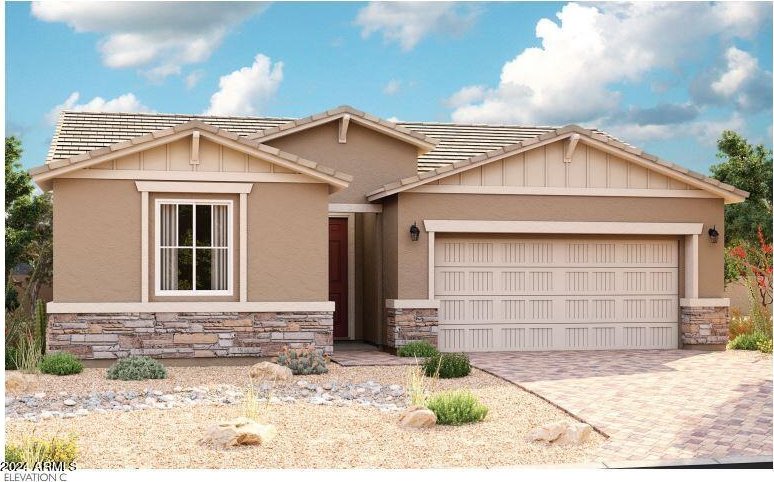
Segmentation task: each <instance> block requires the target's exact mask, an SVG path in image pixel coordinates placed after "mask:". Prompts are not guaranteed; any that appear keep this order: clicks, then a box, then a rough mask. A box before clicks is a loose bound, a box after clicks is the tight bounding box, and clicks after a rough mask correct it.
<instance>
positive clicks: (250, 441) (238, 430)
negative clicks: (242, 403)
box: [200, 417, 277, 447]
mask: <svg viewBox="0 0 774 482" xmlns="http://www.w3.org/2000/svg"><path fill="white" fill-rule="evenodd" d="M276 435H277V429H276V428H275V427H274V425H262V424H259V423H257V422H255V421H253V420H250V419H249V418H245V417H239V418H236V419H233V420H229V421H226V422H219V423H217V424H214V425H210V427H209V428H208V429H207V433H206V434H205V436H204V437H203V438H202V439H201V440H200V443H212V444H214V445H217V446H220V447H234V446H237V445H262V444H266V443H268V442H269V441H271V440H272V439H273V438H274V437H275V436H276Z"/></svg>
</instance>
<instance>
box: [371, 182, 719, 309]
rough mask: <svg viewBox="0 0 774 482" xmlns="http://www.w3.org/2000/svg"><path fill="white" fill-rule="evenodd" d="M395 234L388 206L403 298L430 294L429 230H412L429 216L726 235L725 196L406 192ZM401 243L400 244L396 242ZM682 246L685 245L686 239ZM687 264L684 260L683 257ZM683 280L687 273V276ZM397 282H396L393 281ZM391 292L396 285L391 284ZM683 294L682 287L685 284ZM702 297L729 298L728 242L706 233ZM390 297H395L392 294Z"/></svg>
mask: <svg viewBox="0 0 774 482" xmlns="http://www.w3.org/2000/svg"><path fill="white" fill-rule="evenodd" d="M394 197H398V200H397V202H396V201H392V202H393V203H396V210H397V211H398V216H397V224H396V225H395V226H394V228H395V233H394V234H395V235H397V236H395V238H394V239H392V240H390V239H388V238H387V235H386V228H387V226H388V224H389V225H392V221H390V222H389V223H388V216H387V214H388V209H387V207H385V243H386V244H385V247H386V248H385V277H387V276H388V273H392V272H393V271H392V270H391V268H390V264H391V263H396V265H397V269H396V270H395V271H396V272H397V275H398V280H397V287H394V286H393V287H392V288H393V289H397V296H395V297H397V298H401V299H422V298H427V294H428V293H427V273H428V259H427V233H426V232H425V231H424V229H422V237H421V238H420V240H419V241H417V242H412V241H411V239H410V238H409V236H408V234H406V236H402V234H403V233H404V232H405V233H408V229H409V227H410V226H411V223H413V222H414V221H415V220H416V221H417V225H420V226H421V224H422V223H421V221H423V220H425V219H458V220H518V221H611V222H652V223H658V222H691V223H703V224H704V227H705V233H706V229H707V228H708V227H709V226H713V225H715V226H717V229H718V231H720V233H721V239H722V236H723V200H722V199H674V198H629V197H621V198H618V197H585V196H584V197H573V196H506V195H473V194H469V195H461V194H423V193H411V192H404V193H400V194H399V195H398V196H394ZM395 243H397V244H395ZM681 246H682V243H681ZM680 262H681V264H682V259H681V260H680ZM681 278H682V277H681ZM391 282H392V283H395V281H393V280H391ZM386 288H387V291H386V292H390V289H389V288H390V285H386ZM681 292H682V286H681ZM699 296H700V297H706V298H715V297H722V296H723V246H722V243H718V244H715V245H712V244H710V243H709V240H708V238H707V236H706V234H704V233H703V234H702V235H701V236H700V237H699ZM386 297H388V298H390V297H392V296H391V295H389V296H387V295H386Z"/></svg>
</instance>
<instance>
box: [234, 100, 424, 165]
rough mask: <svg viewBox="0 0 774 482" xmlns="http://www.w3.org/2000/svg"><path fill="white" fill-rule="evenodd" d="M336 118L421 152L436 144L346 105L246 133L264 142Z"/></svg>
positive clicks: (252, 138)
mask: <svg viewBox="0 0 774 482" xmlns="http://www.w3.org/2000/svg"><path fill="white" fill-rule="evenodd" d="M336 120H346V121H347V122H353V123H355V124H359V125H361V126H363V127H366V128H368V129H371V130H373V131H376V132H379V133H381V134H384V135H386V136H389V137H392V138H395V139H398V140H400V141H403V142H406V143H408V144H411V145H414V146H416V147H417V149H419V151H420V153H422V154H424V153H426V152H429V151H431V150H432V149H433V148H434V147H435V146H436V145H438V143H439V141H438V140H436V139H433V138H431V137H427V136H426V135H424V134H420V133H419V132H415V131H412V130H410V129H406V128H405V127H401V126H399V125H397V124H395V123H393V122H390V121H387V120H384V119H381V118H379V117H376V116H374V115H371V114H368V113H366V112H363V111H360V110H357V109H354V108H352V107H350V106H346V105H344V106H340V107H337V108H335V109H331V110H328V111H325V112H321V113H319V114H315V115H311V116H309V117H304V118H302V119H296V120H294V121H290V122H287V123H285V124H282V125H279V126H277V127H272V128H270V129H266V130H264V131H261V132H258V133H256V134H252V135H249V136H247V138H248V139H250V140H254V141H259V142H268V141H271V140H273V139H277V138H279V137H284V136H287V135H290V134H294V133H297V132H301V131H304V130H306V129H311V128H313V127H317V126H321V125H323V124H327V123H329V122H333V121H336Z"/></svg>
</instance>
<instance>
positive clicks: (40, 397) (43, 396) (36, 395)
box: [34, 392, 46, 400]
mask: <svg viewBox="0 0 774 482" xmlns="http://www.w3.org/2000/svg"><path fill="white" fill-rule="evenodd" d="M34 397H35V398H37V399H38V400H43V399H44V398H46V392H38V393H36V394H35V395H34Z"/></svg>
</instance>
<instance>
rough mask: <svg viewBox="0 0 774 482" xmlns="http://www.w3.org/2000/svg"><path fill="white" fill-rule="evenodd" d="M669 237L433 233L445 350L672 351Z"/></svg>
mask: <svg viewBox="0 0 774 482" xmlns="http://www.w3.org/2000/svg"><path fill="white" fill-rule="evenodd" d="M677 246H678V245H677V242H676V241H675V240H636V239H626V240H616V239H610V240H608V239H593V240H586V239H535V238H532V239H517V238H513V239H506V238H502V237H501V238H492V239H486V238H483V237H477V238H470V239H465V238H438V239H437V241H436V250H435V253H436V255H435V261H436V263H437V264H436V268H435V294H436V298H437V299H438V300H439V301H440V309H439V345H440V346H441V348H442V349H445V350H464V351H492V350H562V349H605V348H615V349H625V348H632V349H635V348H640V349H642V348H676V347H677V317H678V296H677V290H678V268H677V265H678V258H677V256H678V249H677Z"/></svg>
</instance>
